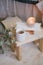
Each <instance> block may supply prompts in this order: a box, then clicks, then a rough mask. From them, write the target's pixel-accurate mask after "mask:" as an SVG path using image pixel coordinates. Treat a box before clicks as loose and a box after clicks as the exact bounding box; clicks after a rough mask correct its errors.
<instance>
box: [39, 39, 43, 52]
mask: <svg viewBox="0 0 43 65" xmlns="http://www.w3.org/2000/svg"><path fill="white" fill-rule="evenodd" d="M39 49H40V51H41V52H43V38H42V39H40V40H39Z"/></svg>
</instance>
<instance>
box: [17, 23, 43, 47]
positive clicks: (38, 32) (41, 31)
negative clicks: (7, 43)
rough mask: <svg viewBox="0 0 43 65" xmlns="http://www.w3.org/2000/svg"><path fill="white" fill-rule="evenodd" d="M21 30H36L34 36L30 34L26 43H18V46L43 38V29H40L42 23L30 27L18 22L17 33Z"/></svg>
mask: <svg viewBox="0 0 43 65" xmlns="http://www.w3.org/2000/svg"><path fill="white" fill-rule="evenodd" d="M20 30H34V34H29V33H28V36H27V37H26V38H25V40H24V41H16V44H17V46H21V45H23V44H26V43H29V42H32V41H35V40H37V39H40V38H43V28H41V27H40V23H35V25H34V26H32V27H29V26H27V24H26V23H25V22H17V27H16V32H18V31H20Z"/></svg>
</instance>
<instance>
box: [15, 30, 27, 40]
mask: <svg viewBox="0 0 43 65" xmlns="http://www.w3.org/2000/svg"><path fill="white" fill-rule="evenodd" d="M26 36H27V34H26V32H24V31H23V32H22V33H19V32H18V33H17V34H16V38H17V41H24V40H25V38H26Z"/></svg>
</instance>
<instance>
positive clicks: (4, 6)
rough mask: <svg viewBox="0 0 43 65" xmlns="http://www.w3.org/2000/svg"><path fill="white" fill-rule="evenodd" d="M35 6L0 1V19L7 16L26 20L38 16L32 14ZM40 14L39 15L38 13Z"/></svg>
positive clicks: (5, 0)
mask: <svg viewBox="0 0 43 65" xmlns="http://www.w3.org/2000/svg"><path fill="white" fill-rule="evenodd" d="M33 7H35V5H33V4H25V3H21V2H17V1H15V0H0V18H5V17H8V16H19V17H20V18H21V19H23V20H24V19H25V20H26V19H27V18H28V17H30V16H35V17H36V15H37V14H38V13H37V11H35V13H34V8H33ZM40 14H41V13H40Z"/></svg>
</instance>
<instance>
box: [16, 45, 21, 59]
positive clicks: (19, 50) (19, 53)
mask: <svg viewBox="0 0 43 65" xmlns="http://www.w3.org/2000/svg"><path fill="white" fill-rule="evenodd" d="M16 57H17V59H18V60H21V58H22V55H21V47H20V46H19V47H16Z"/></svg>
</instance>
